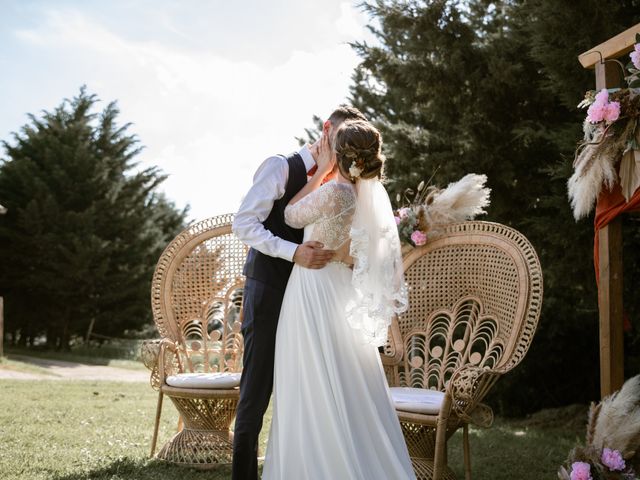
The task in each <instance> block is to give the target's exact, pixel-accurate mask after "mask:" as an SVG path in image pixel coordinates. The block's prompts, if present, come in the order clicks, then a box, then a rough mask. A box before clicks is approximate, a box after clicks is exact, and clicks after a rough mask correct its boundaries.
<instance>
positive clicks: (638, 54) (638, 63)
mask: <svg viewBox="0 0 640 480" xmlns="http://www.w3.org/2000/svg"><path fill="white" fill-rule="evenodd" d="M633 48H634V51H633V52H631V54H630V55H629V56H630V57H631V62H632V63H633V66H634V67H636V68H637V69H638V70H640V43H636V44H635V45H634V46H633Z"/></svg>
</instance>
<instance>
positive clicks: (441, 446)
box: [433, 395, 451, 480]
mask: <svg viewBox="0 0 640 480" xmlns="http://www.w3.org/2000/svg"><path fill="white" fill-rule="evenodd" d="M450 409H451V397H449V396H448V395H446V396H445V398H444V401H443V402H442V407H441V410H440V416H439V417H438V423H437V426H436V445H435V447H436V448H435V452H434V459H433V480H441V478H442V475H443V473H444V470H445V466H446V464H447V460H446V450H447V423H448V422H449V410H450Z"/></svg>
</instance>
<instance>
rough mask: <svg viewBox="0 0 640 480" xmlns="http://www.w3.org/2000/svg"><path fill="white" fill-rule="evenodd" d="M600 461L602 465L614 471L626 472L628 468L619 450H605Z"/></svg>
mask: <svg viewBox="0 0 640 480" xmlns="http://www.w3.org/2000/svg"><path fill="white" fill-rule="evenodd" d="M600 459H601V460H602V463H603V464H604V465H605V466H607V467H608V468H609V470H612V471H614V470H624V469H625V467H626V464H625V463H624V458H622V454H621V453H620V452H619V451H618V450H611V449H610V448H605V449H603V450H602V457H601V458H600Z"/></svg>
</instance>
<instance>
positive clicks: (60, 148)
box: [0, 88, 186, 348]
mask: <svg viewBox="0 0 640 480" xmlns="http://www.w3.org/2000/svg"><path fill="white" fill-rule="evenodd" d="M97 103H98V99H97V97H96V96H95V95H91V94H88V93H87V91H86V89H85V88H82V89H81V90H80V93H79V95H78V96H77V97H75V98H73V99H71V100H65V101H64V102H62V104H61V105H60V106H59V107H57V108H56V109H55V110H53V111H52V112H43V113H42V115H41V116H40V117H37V116H35V115H30V116H29V119H30V123H28V124H27V125H25V126H23V127H22V129H21V130H20V132H19V133H15V134H14V136H13V140H14V141H13V142H12V143H9V142H3V145H4V148H5V150H6V155H7V156H6V158H4V159H3V161H2V163H1V164H0V199H2V200H1V201H2V204H3V205H4V206H5V207H7V208H8V213H7V214H6V215H5V216H4V217H0V258H2V270H1V272H0V291H1V292H2V294H3V295H4V296H5V304H6V315H5V317H6V331H7V332H9V333H12V334H13V335H12V337H13V338H14V339H16V338H20V339H21V341H22V342H23V343H26V342H28V341H33V340H34V339H35V338H36V336H38V335H41V334H43V333H46V338H47V343H48V344H49V345H50V346H52V347H56V348H68V347H69V342H70V340H71V338H72V336H73V335H82V336H84V335H85V334H86V332H87V329H88V327H89V324H90V323H91V321H92V320H93V321H94V327H93V331H94V332H96V333H99V334H102V335H109V336H120V335H122V332H123V331H124V330H125V329H136V328H139V327H141V326H142V325H144V324H146V323H148V322H150V321H151V315H150V307H149V295H150V294H149V292H150V279H151V275H152V272H153V268H154V266H155V262H156V261H157V259H158V257H159V255H160V253H161V252H162V249H163V248H164V247H165V245H166V244H167V243H168V241H170V239H171V238H173V236H174V235H175V234H176V233H177V232H178V231H179V230H181V229H182V227H183V226H184V222H185V215H186V209H184V210H181V211H180V210H177V209H176V207H175V205H173V203H172V202H170V201H168V200H167V199H166V198H165V197H164V195H163V194H161V193H159V192H158V191H157V187H158V185H160V184H161V183H162V181H163V180H164V179H165V176H164V175H163V174H162V173H161V172H160V171H159V170H158V169H157V168H155V167H150V168H140V167H139V166H138V165H137V163H136V162H135V157H136V155H137V154H138V153H139V152H140V150H141V147H140V146H139V142H138V140H137V138H136V137H135V136H133V135H131V134H129V133H128V129H129V125H128V124H126V125H118V123H117V117H118V113H119V112H118V108H117V106H116V104H115V102H114V103H110V104H108V105H107V106H106V108H105V109H104V110H103V111H102V112H100V113H99V114H97V113H93V110H94V109H95V107H96V104H97ZM18 333H19V335H17V334H18Z"/></svg>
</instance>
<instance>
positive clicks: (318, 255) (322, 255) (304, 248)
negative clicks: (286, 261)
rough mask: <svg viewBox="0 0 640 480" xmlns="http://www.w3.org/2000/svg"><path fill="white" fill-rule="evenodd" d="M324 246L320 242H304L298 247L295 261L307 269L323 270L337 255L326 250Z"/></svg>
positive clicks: (294, 257)
mask: <svg viewBox="0 0 640 480" xmlns="http://www.w3.org/2000/svg"><path fill="white" fill-rule="evenodd" d="M323 248H324V245H323V244H321V243H320V242H304V243H303V244H302V245H298V248H297V249H296V253H295V254H294V255H293V261H294V262H295V263H297V264H298V265H300V266H301V267H305V268H322V267H324V266H325V265H326V264H327V263H329V261H330V260H331V259H332V258H333V256H334V255H335V253H336V252H335V251H333V250H324V249H323Z"/></svg>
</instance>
